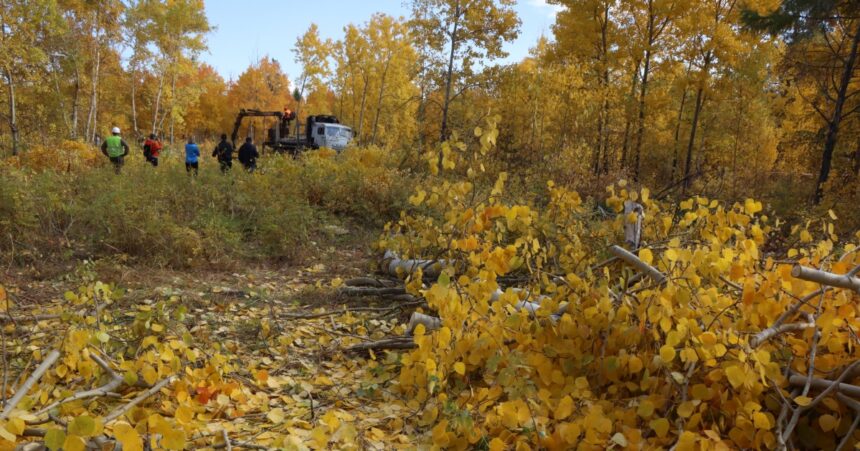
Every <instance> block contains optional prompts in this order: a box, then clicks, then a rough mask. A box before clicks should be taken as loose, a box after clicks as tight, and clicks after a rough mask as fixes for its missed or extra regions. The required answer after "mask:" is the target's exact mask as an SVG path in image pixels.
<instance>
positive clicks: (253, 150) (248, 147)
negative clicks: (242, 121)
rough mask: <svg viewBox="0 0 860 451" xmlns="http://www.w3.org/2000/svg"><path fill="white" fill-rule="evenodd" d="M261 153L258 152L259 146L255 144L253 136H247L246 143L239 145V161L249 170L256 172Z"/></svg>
mask: <svg viewBox="0 0 860 451" xmlns="http://www.w3.org/2000/svg"><path fill="white" fill-rule="evenodd" d="M259 157H260V153H259V152H257V146H255V145H254V140H253V139H251V137H250V136H249V137H247V138H245V144H242V147H239V162H240V163H242V166H245V169H246V170H247V171H248V172H254V169H257V158H259Z"/></svg>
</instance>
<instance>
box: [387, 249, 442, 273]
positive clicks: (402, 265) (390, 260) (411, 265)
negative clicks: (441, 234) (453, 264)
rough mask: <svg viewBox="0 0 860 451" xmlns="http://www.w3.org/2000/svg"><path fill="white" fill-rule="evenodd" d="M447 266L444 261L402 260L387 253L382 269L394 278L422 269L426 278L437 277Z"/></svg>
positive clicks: (395, 255) (391, 253)
mask: <svg viewBox="0 0 860 451" xmlns="http://www.w3.org/2000/svg"><path fill="white" fill-rule="evenodd" d="M446 265H447V262H445V261H444V260H420V259H402V258H400V257H398V256H397V254H395V253H394V252H392V251H385V254H384V255H383V257H382V265H381V269H382V271H383V272H385V273H387V274H390V275H393V276H398V275H400V273H402V274H413V273H415V272H416V271H418V270H419V269H421V270H422V273H423V274H424V276H427V277H436V276H438V275H439V273H441V272H442V269H443V268H444V267H445V266H446Z"/></svg>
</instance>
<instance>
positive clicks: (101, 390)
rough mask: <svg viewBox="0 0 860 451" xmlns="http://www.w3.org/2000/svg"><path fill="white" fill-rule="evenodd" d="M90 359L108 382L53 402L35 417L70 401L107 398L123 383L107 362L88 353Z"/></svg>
mask: <svg viewBox="0 0 860 451" xmlns="http://www.w3.org/2000/svg"><path fill="white" fill-rule="evenodd" d="M90 359H92V360H93V361H94V362H96V364H97V365H98V366H100V367H101V368H102V369H103V370H104V371H105V373H107V374H108V375H110V380H109V381H107V383H105V384H104V385H102V386H101V387H96V388H94V389H92V390H86V391H81V392H77V393H75V394H73V395H71V396H68V397H66V398H63V399H60V400H57V401H54V402H52V403H51V404H48V405H47V406H45V407H43V408H42V409H41V410H39V411H38V412H36V416H37V417H39V416H42V415H44V414H45V413H47V412H49V411H50V410H52V409H54V408H56V407H59V406H61V405H63V404H66V403H70V402H72V401H77V400H79V399H87V398H94V397H97V396H109V395H110V394H111V393H112V392H113V391H114V390H116V389H117V388H119V386H120V385H122V383H123V378H122V376H120V375H119V374H117V372H116V371H114V370H113V368H111V367H110V365H108V364H107V362H105V361H104V360H102V358H101V357H99V356H97V355H95V354H93V353H90Z"/></svg>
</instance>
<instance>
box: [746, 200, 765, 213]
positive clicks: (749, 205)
mask: <svg viewBox="0 0 860 451" xmlns="http://www.w3.org/2000/svg"><path fill="white" fill-rule="evenodd" d="M744 211H746V213H747V214H748V215H754V214H756V213H758V212H760V211H761V202H756V201H754V200H752V199H747V200H745V201H744Z"/></svg>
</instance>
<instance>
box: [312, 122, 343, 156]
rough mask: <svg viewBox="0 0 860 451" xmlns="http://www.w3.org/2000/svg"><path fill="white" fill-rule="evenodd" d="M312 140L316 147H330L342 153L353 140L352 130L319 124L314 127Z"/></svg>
mask: <svg viewBox="0 0 860 451" xmlns="http://www.w3.org/2000/svg"><path fill="white" fill-rule="evenodd" d="M311 138H312V139H311V141H312V142H313V145H314V147H328V148H329V149H334V150H336V151H338V152H340V151H342V150H343V149H346V146H347V145H349V142H350V141H351V140H352V129H351V128H349V127H347V126H346V125H341V124H330V123H329V124H326V123H322V124H320V123H318V124H314V125H313V129H312V130H311Z"/></svg>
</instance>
